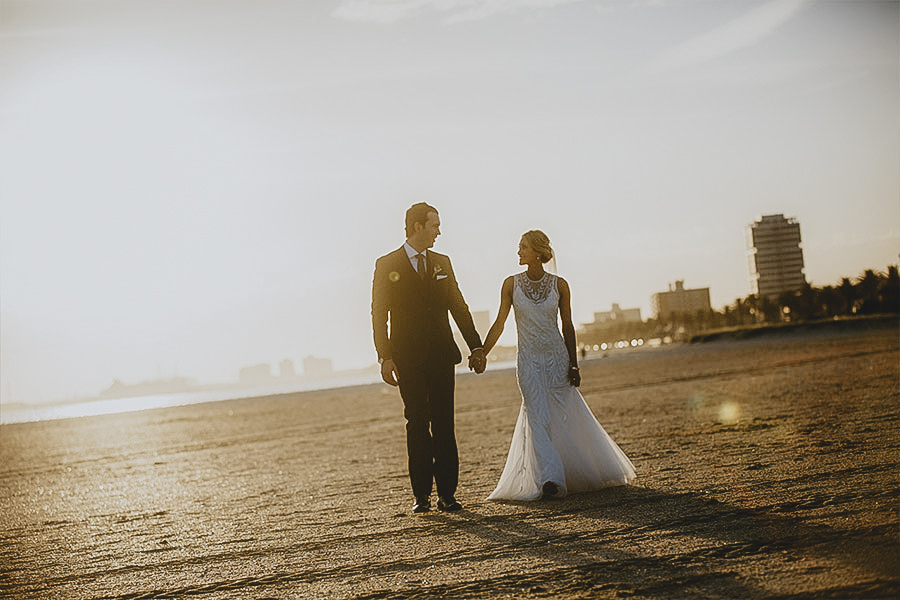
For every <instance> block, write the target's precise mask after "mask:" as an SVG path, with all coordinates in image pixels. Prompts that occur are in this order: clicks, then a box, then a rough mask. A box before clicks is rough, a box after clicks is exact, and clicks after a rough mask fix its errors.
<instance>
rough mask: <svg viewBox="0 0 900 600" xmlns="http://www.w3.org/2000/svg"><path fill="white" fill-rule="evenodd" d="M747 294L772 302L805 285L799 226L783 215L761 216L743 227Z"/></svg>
mask: <svg viewBox="0 0 900 600" xmlns="http://www.w3.org/2000/svg"><path fill="white" fill-rule="evenodd" d="M747 257H748V259H749V266H750V293H751V294H756V295H758V296H767V297H769V298H772V299H775V298H777V297H778V296H779V295H780V294H782V293H784V292H795V291H797V290H800V289H801V288H802V287H803V285H804V284H805V283H806V277H805V276H804V274H803V250H802V249H801V248H800V223H798V222H797V220H796V219H786V218H785V217H784V215H782V214H778V215H764V216H762V217H761V218H760V220H759V221H756V222H755V223H753V224H751V225H750V226H749V227H748V228H747Z"/></svg>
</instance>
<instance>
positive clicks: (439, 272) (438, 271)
mask: <svg viewBox="0 0 900 600" xmlns="http://www.w3.org/2000/svg"><path fill="white" fill-rule="evenodd" d="M433 276H434V278H435V279H436V280H438V281H440V280H441V279H447V276H446V275H444V270H443V269H442V268H441V265H434V273H433Z"/></svg>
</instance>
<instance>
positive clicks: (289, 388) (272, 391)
mask: <svg viewBox="0 0 900 600" xmlns="http://www.w3.org/2000/svg"><path fill="white" fill-rule="evenodd" d="M514 367H515V362H497V363H491V366H490V367H489V368H490V369H491V370H497V369H508V368H514ZM468 372H469V371H468V368H466V367H465V366H464V365H460V366H459V367H457V373H458V374H462V373H468ZM379 382H381V375H380V374H378V373H367V374H363V375H359V374H357V375H352V376H346V377H340V376H336V377H331V378H328V379H316V380H308V381H301V382H293V383H289V384H287V383H285V384H269V385H264V386H258V387H239V388H238V387H235V388H220V389H214V390H198V391H194V392H181V393H172V394H153V395H148V396H130V397H128V398H110V399H106V400H89V401H83V402H78V401H74V402H65V403H59V404H34V405H29V404H3V405H0V425H7V424H11V423H28V422H32V421H50V420H54V419H72V418H77V417H91V416H95V415H107V414H116V413H123V412H133V411H138V410H148V409H151V408H166V407H170V406H184V405H187V404H202V403H204V402H220V401H222V400H238V399H241V398H258V397H262V396H275V395H278V394H293V393H297V392H309V391H313V390H326V389H335V388H342V387H351V386H355V385H367V384H371V383H379Z"/></svg>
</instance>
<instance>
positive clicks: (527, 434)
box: [484, 230, 635, 500]
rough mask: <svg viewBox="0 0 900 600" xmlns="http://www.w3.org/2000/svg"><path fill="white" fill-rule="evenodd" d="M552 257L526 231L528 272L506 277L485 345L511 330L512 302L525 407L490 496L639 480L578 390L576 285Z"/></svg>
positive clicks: (522, 250)
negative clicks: (560, 273) (557, 270)
mask: <svg viewBox="0 0 900 600" xmlns="http://www.w3.org/2000/svg"><path fill="white" fill-rule="evenodd" d="M552 257H553V250H552V249H551V248H550V240H549V239H548V238H547V236H546V235H545V234H544V233H543V232H541V231H537V230H533V231H529V232H527V233H525V234H524V235H523V236H522V239H521V241H520V242H519V264H520V265H525V266H526V267H527V269H526V270H525V272H523V273H518V274H516V275H512V276H510V277H507V278H506V280H505V281H504V282H503V286H502V288H501V290H500V309H499V310H498V313H497V320H496V321H494V324H493V325H492V326H491V329H490V331H488V334H487V338H486V339H485V342H484V351H485V354H487V353H488V352H490V351H491V349H492V348H493V347H494V346H495V345H496V343H497V340H498V339H499V338H500V335H501V334H502V333H503V326H504V323H505V322H506V318H507V316H509V309H510V307H512V308H513V309H514V312H515V318H516V328H517V331H518V349H517V352H518V356H517V366H516V378H517V380H518V382H519V389H520V390H521V392H522V407H521V409H520V410H519V419H518V421H517V422H516V428H515V430H514V431H513V436H512V443H511V444H510V447H509V456H508V457H507V459H506V466H505V467H504V469H503V473H502V475H500V481H499V483H497V487H496V489H494V491H493V492H491V495H490V496H488V500H538V499H540V498H563V497H565V496H566V494H570V493H574V492H587V491H591V490H597V489H600V488H603V487H608V486H615V485H625V484H628V483H631V482H632V481H633V480H634V478H635V472H634V465H633V464H631V461H630V460H628V457H627V456H625V453H623V452H622V450H621V449H619V447H618V446H617V445H616V443H615V442H614V441H613V440H612V438H610V437H609V435H608V434H607V433H606V431H604V430H603V427H601V426H600V423H598V422H597V419H596V418H595V417H594V415H593V413H591V410H590V408H588V405H587V404H586V403H585V401H584V398H582V396H581V393H580V392H579V391H578V386H579V385H580V384H581V374H580V372H579V370H578V360H577V354H576V350H575V328H574V326H573V325H572V310H571V303H570V295H569V284H568V283H567V282H566V280H565V279H563V278H562V277H557V276H556V275H553V274H551V273H548V272H546V271H545V270H544V264H545V263H547V262H548V261H549V260H550V259H551V258H552ZM559 318H561V320H562V334H560V330H559V324H558V322H559Z"/></svg>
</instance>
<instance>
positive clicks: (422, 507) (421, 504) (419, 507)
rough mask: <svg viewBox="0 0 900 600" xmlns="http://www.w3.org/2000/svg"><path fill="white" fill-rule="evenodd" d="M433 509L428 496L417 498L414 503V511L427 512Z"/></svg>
mask: <svg viewBox="0 0 900 600" xmlns="http://www.w3.org/2000/svg"><path fill="white" fill-rule="evenodd" d="M429 510H431V500H430V499H428V498H416V503H415V504H413V512H414V513H425V512H428V511H429Z"/></svg>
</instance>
